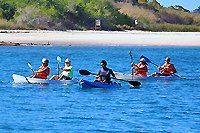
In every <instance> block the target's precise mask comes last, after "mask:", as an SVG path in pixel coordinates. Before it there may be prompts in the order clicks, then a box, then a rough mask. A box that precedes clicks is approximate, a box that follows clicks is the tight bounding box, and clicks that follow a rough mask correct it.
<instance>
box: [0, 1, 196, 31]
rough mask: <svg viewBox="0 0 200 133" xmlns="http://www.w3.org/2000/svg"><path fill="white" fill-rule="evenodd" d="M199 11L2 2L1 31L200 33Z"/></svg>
mask: <svg viewBox="0 0 200 133" xmlns="http://www.w3.org/2000/svg"><path fill="white" fill-rule="evenodd" d="M198 13H199V8H198V9H196V10H194V12H190V11H189V10H187V9H184V8H183V7H182V6H180V5H175V6H171V7H163V6H161V5H160V3H159V2H157V1H156V0H98V1H97V0H34V1H33V0H0V29H47V30H94V29H95V22H96V20H98V24H100V26H101V29H102V30H146V31H177V32H178V31H182V32H188V31H200V14H198Z"/></svg>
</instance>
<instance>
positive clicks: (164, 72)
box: [151, 57, 176, 76]
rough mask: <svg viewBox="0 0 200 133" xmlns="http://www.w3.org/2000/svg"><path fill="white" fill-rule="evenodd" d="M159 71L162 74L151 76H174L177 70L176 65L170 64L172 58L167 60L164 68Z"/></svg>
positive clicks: (161, 67)
mask: <svg viewBox="0 0 200 133" xmlns="http://www.w3.org/2000/svg"><path fill="white" fill-rule="evenodd" d="M158 70H159V71H160V73H158V72H155V73H153V74H152V75H151V76H172V75H173V74H174V73H176V68H175V66H174V64H172V63H171V62H170V58H169V57H166V58H165V63H164V64H163V65H162V66H159V67H158Z"/></svg>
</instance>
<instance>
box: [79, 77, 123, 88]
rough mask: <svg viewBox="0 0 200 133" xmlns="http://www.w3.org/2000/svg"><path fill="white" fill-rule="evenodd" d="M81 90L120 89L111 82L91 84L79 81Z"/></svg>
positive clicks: (118, 85) (116, 84)
mask: <svg viewBox="0 0 200 133" xmlns="http://www.w3.org/2000/svg"><path fill="white" fill-rule="evenodd" d="M79 84H80V86H81V88H118V87H121V84H120V83H116V82H111V83H103V82H91V81H87V80H83V79H82V80H80V82H79Z"/></svg>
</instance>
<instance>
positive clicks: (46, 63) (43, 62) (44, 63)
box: [42, 58, 49, 66]
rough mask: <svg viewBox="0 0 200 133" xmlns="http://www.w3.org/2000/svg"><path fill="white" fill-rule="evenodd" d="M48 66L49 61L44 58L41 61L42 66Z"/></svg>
mask: <svg viewBox="0 0 200 133" xmlns="http://www.w3.org/2000/svg"><path fill="white" fill-rule="evenodd" d="M48 64H49V60H48V59H46V58H43V59H42V65H44V66H48Z"/></svg>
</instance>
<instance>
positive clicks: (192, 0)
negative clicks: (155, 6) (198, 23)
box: [157, 0, 200, 11]
mask: <svg viewBox="0 0 200 133" xmlns="http://www.w3.org/2000/svg"><path fill="white" fill-rule="evenodd" d="M157 1H158V2H159V3H160V4H161V5H162V6H164V7H169V6H175V5H180V6H182V7H183V8H185V9H187V10H190V11H193V10H195V9H197V8H198V7H199V6H200V0H157Z"/></svg>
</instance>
